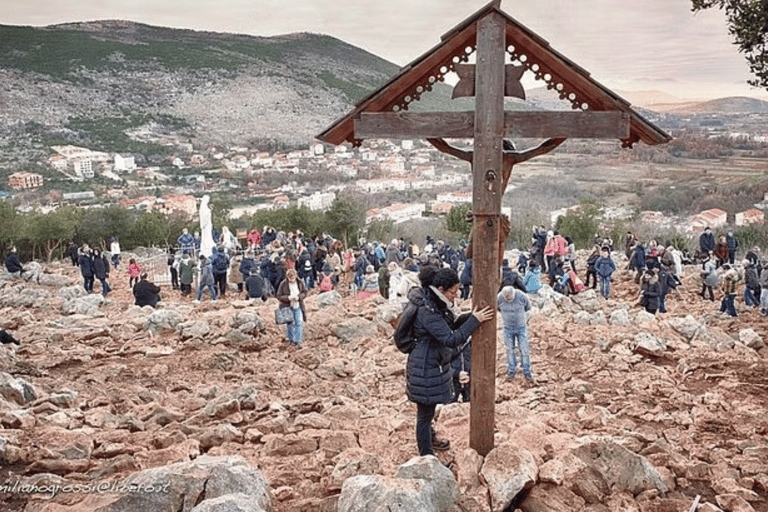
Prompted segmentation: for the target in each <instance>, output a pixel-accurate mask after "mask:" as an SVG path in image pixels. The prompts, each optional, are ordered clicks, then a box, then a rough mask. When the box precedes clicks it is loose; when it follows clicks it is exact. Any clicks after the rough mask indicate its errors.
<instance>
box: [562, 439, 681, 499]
mask: <svg viewBox="0 0 768 512" xmlns="http://www.w3.org/2000/svg"><path fill="white" fill-rule="evenodd" d="M572 453H573V454H574V455H575V456H576V457H578V458H579V459H581V460H582V461H583V462H584V463H585V464H586V465H587V466H588V467H589V468H591V469H593V470H595V471H597V472H598V473H599V474H600V475H601V476H602V478H603V480H604V481H605V483H606V484H607V485H608V487H609V488H610V489H611V490H612V491H613V492H622V491H627V492H630V493H632V494H640V493H641V492H643V491H647V490H650V489H656V490H658V491H659V492H661V493H666V492H668V491H669V488H668V487H667V484H666V483H665V482H664V479H663V478H662V476H661V475H660V474H659V472H658V471H657V470H656V468H655V467H653V465H651V464H650V463H649V462H648V460H646V459H645V458H644V457H642V456H640V455H637V454H635V453H633V452H631V451H629V450H627V449H626V448H624V447H623V446H621V445H620V444H617V443H615V442H614V441H611V440H610V439H607V438H600V437H588V438H582V439H579V440H577V445H576V447H575V448H573V450H572Z"/></svg>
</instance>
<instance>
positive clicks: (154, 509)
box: [79, 455, 273, 512]
mask: <svg viewBox="0 0 768 512" xmlns="http://www.w3.org/2000/svg"><path fill="white" fill-rule="evenodd" d="M120 483H121V484H122V485H123V486H125V487H126V488H141V489H144V492H124V493H118V494H110V495H99V496H96V495H88V497H87V498H86V499H85V500H84V501H83V502H81V503H80V504H79V506H80V507H81V510H100V511H102V512H179V511H183V512H189V511H191V510H193V507H194V504H196V503H198V501H200V500H202V501H200V503H198V505H197V506H198V507H199V506H200V505H202V504H203V503H205V502H206V501H208V500H213V499H216V498H220V497H224V496H231V495H233V494H243V495H245V496H248V497H249V499H250V501H251V503H253V504H254V505H256V506H258V507H260V509H263V510H265V511H269V510H271V509H272V504H273V500H272V495H271V491H270V489H269V486H268V484H267V482H266V480H265V479H264V476H263V475H262V474H261V472H260V471H259V470H258V469H255V468H253V467H251V466H249V465H248V463H247V462H246V461H245V459H244V458H243V457H241V456H239V455H234V456H227V457H210V456H207V455H202V456H200V457H198V458H196V459H195V460H193V461H189V462H179V463H176V464H171V465H168V466H161V467H155V468H150V469H146V470H144V471H141V472H140V473H135V474H133V475H131V476H129V477H127V478H125V479H124V480H121V481H120ZM150 489H151V490H152V492H150V491H149V490H150ZM105 500H108V501H107V503H104V501H105ZM97 503H98V504H99V505H100V506H96V505H97ZM218 503H219V502H214V503H213V505H212V506H218ZM194 508H195V509H196V510H197V508H196V507H194ZM202 510H207V509H202ZM212 510H220V509H218V508H213V509H212ZM246 510H256V511H258V510H259V509H257V508H252V509H246ZM198 512H199V511H198Z"/></svg>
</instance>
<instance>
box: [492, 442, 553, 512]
mask: <svg viewBox="0 0 768 512" xmlns="http://www.w3.org/2000/svg"><path fill="white" fill-rule="evenodd" d="M538 473H539V468H538V466H537V465H536V461H535V460H534V458H533V454H531V453H530V452H529V451H527V450H524V449H522V448H520V447H519V446H517V445H515V444H512V443H504V444H501V445H499V446H497V447H496V448H494V449H493V450H491V452H490V453H489V454H488V455H487V456H486V457H485V463H484V464H483V468H482V469H481V470H480V474H481V475H483V478H484V479H485V482H486V485H487V487H488V491H489V493H490V495H491V510H492V511H493V512H502V511H504V510H506V509H507V508H508V507H509V506H510V505H511V504H512V501H513V500H514V499H515V497H516V496H517V495H518V494H520V493H521V492H522V491H523V490H526V489H530V488H531V487H533V485H534V484H535V483H536V479H537V477H538Z"/></svg>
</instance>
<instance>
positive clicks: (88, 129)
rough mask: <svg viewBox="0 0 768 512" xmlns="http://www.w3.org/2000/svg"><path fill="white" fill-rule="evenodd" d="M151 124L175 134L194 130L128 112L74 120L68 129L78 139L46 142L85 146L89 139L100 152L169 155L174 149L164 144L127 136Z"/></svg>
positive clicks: (168, 120) (179, 122)
mask: <svg viewBox="0 0 768 512" xmlns="http://www.w3.org/2000/svg"><path fill="white" fill-rule="evenodd" d="M150 123H154V124H158V125H160V126H162V127H163V129H165V130H168V131H174V132H179V131H183V130H187V129H190V127H189V124H188V123H187V122H186V121H184V120H183V119H180V118H177V117H173V116H169V115H165V114H159V115H158V114H143V113H135V112H133V113H132V112H128V111H124V112H123V113H122V115H120V116H113V117H100V118H86V117H70V118H69V120H68V121H67V122H66V124H65V125H64V127H65V128H68V129H70V130H72V131H73V132H74V133H75V134H76V136H77V139H75V137H74V136H73V137H68V138H66V139H64V141H62V140H61V139H59V140H58V141H57V140H55V139H51V138H48V139H44V140H45V141H46V142H47V143H48V144H49V145H51V146H52V145H56V144H61V143H62V142H64V143H65V144H77V143H79V144H81V145H82V143H83V142H82V141H83V140H86V141H88V145H89V147H90V148H91V149H94V150H96V151H105V152H117V153H138V154H143V155H145V156H147V155H166V154H168V152H169V151H170V150H169V149H168V148H166V147H164V146H162V145H161V144H155V143H148V142H141V141H137V140H134V139H131V138H130V137H129V136H128V135H127V134H126V131H129V130H131V129H134V128H138V127H141V126H144V125H147V124H150Z"/></svg>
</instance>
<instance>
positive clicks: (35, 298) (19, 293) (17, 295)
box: [2, 288, 51, 308]
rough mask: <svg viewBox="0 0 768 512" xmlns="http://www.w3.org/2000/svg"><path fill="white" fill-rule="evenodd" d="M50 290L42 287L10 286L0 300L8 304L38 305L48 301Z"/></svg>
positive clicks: (28, 306)
mask: <svg viewBox="0 0 768 512" xmlns="http://www.w3.org/2000/svg"><path fill="white" fill-rule="evenodd" d="M50 299H51V292H49V291H48V290H46V289H44V288H12V289H10V290H8V293H4V294H3V297H2V302H3V303H4V304H6V305H8V306H12V307H15V308H18V307H27V308H32V307H40V306H42V305H46V304H48V303H49V302H50Z"/></svg>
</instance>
